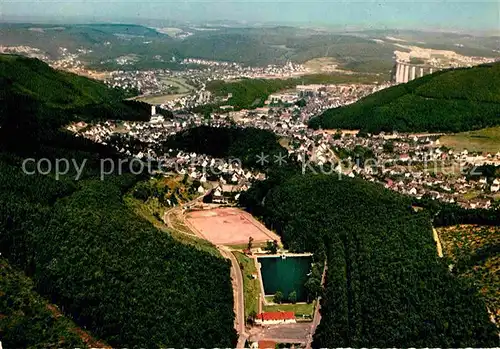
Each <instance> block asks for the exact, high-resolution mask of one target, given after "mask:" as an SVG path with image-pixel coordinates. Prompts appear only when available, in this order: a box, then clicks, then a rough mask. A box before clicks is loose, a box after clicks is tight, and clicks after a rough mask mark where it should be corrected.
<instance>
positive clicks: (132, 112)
mask: <svg viewBox="0 0 500 349" xmlns="http://www.w3.org/2000/svg"><path fill="white" fill-rule="evenodd" d="M127 96H128V95H127V94H125V93H124V92H123V91H120V90H117V89H111V88H109V87H107V86H106V85H105V84H103V83H102V82H99V81H95V80H91V79H88V78H85V77H82V76H78V75H75V74H72V73H67V72H62V71H56V70H54V69H52V68H51V67H49V66H48V65H47V64H45V63H43V62H42V61H40V60H37V59H32V58H26V57H22V56H16V55H0V99H1V102H2V103H1V106H0V108H1V109H0V117H1V119H0V121H1V122H2V123H5V122H10V123H15V122H18V121H19V123H22V122H24V123H26V122H28V123H37V124H38V125H39V126H41V125H45V126H46V125H47V124H50V125H53V126H57V125H63V124H65V123H68V122H70V121H74V120H85V121H90V120H96V119H141V120H148V118H149V115H150V109H149V106H148V105H147V104H144V103H140V102H132V101H124V99H125V98H126V97H127ZM7 117H11V118H12V119H9V120H6V118H7ZM21 121H22V122H21Z"/></svg>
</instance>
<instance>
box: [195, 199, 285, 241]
mask: <svg viewBox="0 0 500 349" xmlns="http://www.w3.org/2000/svg"><path fill="white" fill-rule="evenodd" d="M186 220H187V221H188V224H189V225H190V226H191V228H194V230H196V233H197V234H198V235H200V236H203V237H204V238H205V239H207V240H209V241H210V242H212V243H213V244H215V245H239V244H246V243H248V238H249V237H250V236H251V237H252V238H253V239H254V242H265V241H268V240H274V239H275V238H276V236H274V235H273V234H272V233H271V232H269V231H267V229H265V227H264V226H262V225H261V224H260V223H259V222H256V221H255V219H254V218H253V217H252V216H251V215H249V214H248V213H246V212H244V211H241V210H239V209H236V208H217V209H213V210H200V211H193V212H189V213H188V214H187V215H186Z"/></svg>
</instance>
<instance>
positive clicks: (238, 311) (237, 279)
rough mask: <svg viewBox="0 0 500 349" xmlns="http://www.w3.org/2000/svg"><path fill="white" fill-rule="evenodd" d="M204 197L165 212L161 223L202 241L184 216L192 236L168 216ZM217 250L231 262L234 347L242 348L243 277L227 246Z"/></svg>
mask: <svg viewBox="0 0 500 349" xmlns="http://www.w3.org/2000/svg"><path fill="white" fill-rule="evenodd" d="M203 196H204V195H202V196H200V197H197V198H196V199H194V200H191V201H189V202H187V203H185V204H183V205H181V206H178V207H174V208H171V209H169V210H167V211H165V213H164V215H163V221H164V223H165V224H166V225H167V227H168V228H169V229H173V230H175V231H177V232H181V233H183V234H186V235H190V236H193V235H195V236H198V237H200V238H202V239H204V237H203V235H202V234H201V233H200V232H198V231H197V230H196V228H195V227H194V226H193V225H192V224H190V223H189V221H188V220H186V219H185V217H184V215H182V214H181V217H182V220H183V224H184V225H185V226H187V227H188V228H189V229H190V230H191V231H192V232H193V233H194V234H188V233H186V232H182V231H179V230H177V229H176V228H175V227H174V226H173V225H172V222H171V220H170V215H171V214H173V213H175V212H176V211H179V210H180V211H181V212H182V209H183V208H185V207H189V206H191V205H193V204H195V203H196V202H199V201H200V200H201V199H202V198H203ZM216 247H217V249H218V250H219V252H220V254H221V255H222V256H223V257H224V258H227V259H229V260H230V261H231V280H232V285H233V298H234V314H235V319H234V328H235V329H236V331H237V333H238V343H237V345H236V348H244V347H245V342H246V340H247V338H248V334H247V333H246V332H245V323H246V322H245V300H244V299H245V298H244V291H243V276H242V274H241V270H240V264H239V263H238V260H237V259H236V257H235V256H234V255H233V253H232V252H231V249H230V248H229V247H227V246H224V245H216Z"/></svg>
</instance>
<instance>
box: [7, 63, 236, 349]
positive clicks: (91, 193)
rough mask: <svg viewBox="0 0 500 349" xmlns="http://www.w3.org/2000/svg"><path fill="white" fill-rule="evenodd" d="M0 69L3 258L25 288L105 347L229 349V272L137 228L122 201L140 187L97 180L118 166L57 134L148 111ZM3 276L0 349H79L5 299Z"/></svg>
mask: <svg viewBox="0 0 500 349" xmlns="http://www.w3.org/2000/svg"><path fill="white" fill-rule="evenodd" d="M0 66H1V67H2V68H1V69H0V83H1V88H0V97H1V104H0V253H1V256H2V258H6V259H7V260H8V264H9V265H10V266H11V267H12V268H15V270H16V271H15V273H23V274H24V275H25V276H26V277H29V278H30V279H31V280H32V282H33V288H32V289H31V288H30V292H32V293H34V292H36V293H38V295H39V296H41V297H43V298H45V299H46V300H47V301H48V302H49V303H52V304H55V305H57V306H58V307H59V309H61V312H62V313H63V314H64V315H65V316H66V317H68V318H70V319H71V320H72V321H74V323H76V325H78V326H80V327H82V328H85V329H86V330H87V331H89V332H90V333H91V335H92V336H93V337H94V338H95V339H96V340H103V341H104V342H106V343H108V344H109V345H110V346H112V347H121V348H125V347H130V348H137V347H144V348H159V347H185V348H191V347H193V348H195V347H196V348H199V347H234V346H235V344H236V339H237V338H236V331H235V330H234V312H233V292H232V286H231V279H230V262H229V261H227V260H225V259H223V258H222V257H221V256H215V255H212V254H209V253H206V252H203V251H200V250H198V249H196V248H194V247H192V246H188V245H185V244H183V243H181V242H178V241H177V240H175V239H174V238H173V237H172V236H171V235H170V234H168V232H164V231H160V230H158V229H156V228H155V227H154V226H153V225H152V224H151V223H149V222H147V221H145V220H144V219H142V218H140V217H139V216H138V215H137V214H136V213H135V212H134V211H132V209H131V208H130V207H128V206H127V205H126V204H125V202H124V200H123V196H124V195H125V194H127V193H128V192H129V191H130V190H131V188H132V187H133V186H134V185H135V184H136V183H137V182H138V181H140V180H141V179H142V178H144V177H143V176H141V175H138V176H135V175H132V174H130V173H129V172H130V171H124V172H123V174H120V175H118V166H117V167H115V168H116V172H115V173H116V174H115V175H109V176H107V177H106V178H105V179H104V180H100V176H99V174H100V171H101V170H102V169H101V167H100V164H101V162H100V161H101V160H102V159H103V158H111V159H114V160H117V156H118V155H117V154H116V153H115V152H114V151H113V149H111V148H107V147H105V146H103V145H98V144H94V143H92V142H90V141H88V140H84V139H82V138H75V137H73V136H72V135H71V134H69V133H68V132H65V131H64V130H62V129H61V126H62V125H64V124H65V123H67V122H68V121H72V120H81V119H84V120H97V119H101V118H108V117H109V116H110V115H111V116H115V117H112V118H120V119H123V118H124V117H127V118H132V119H141V118H142V117H143V115H144V114H143V113H144V112H145V111H146V110H143V109H144V108H142V106H141V105H140V104H133V103H132V104H127V103H123V102H121V98H122V97H123V96H122V94H121V93H120V92H117V91H114V90H110V89H108V88H107V87H106V86H104V85H102V84H100V83H97V82H94V81H91V80H88V79H85V78H80V77H77V76H75V75H71V74H66V73H61V72H56V71H54V70H52V69H50V68H49V67H48V66H47V65H45V64H43V63H41V62H39V61H36V60H31V59H25V58H20V57H16V56H0ZM130 106H131V107H130ZM136 106H138V107H137V109H136ZM120 108H122V109H120ZM122 111H124V113H123V114H122ZM147 114H148V115H149V113H147ZM26 158H32V159H35V160H40V159H41V158H44V159H46V160H45V161H50V162H51V164H52V165H54V164H55V159H61V158H62V159H67V160H68V161H71V162H72V163H73V161H75V162H76V163H78V164H79V166H83V165H84V171H83V175H82V176H81V178H80V180H78V181H76V180H75V171H74V170H73V171H70V172H68V173H67V174H66V175H61V176H60V178H57V177H56V176H55V173H54V166H52V171H50V169H49V171H47V172H48V174H46V175H42V174H28V173H27V172H25V171H23V167H22V164H23V159H26ZM84 160H85V161H86V162H85V163H83V161H84ZM44 164H46V162H44ZM115 164H116V162H115ZM39 168H40V169H41V170H43V171H44V173H45V171H46V170H47V166H46V165H43V166H41V167H39ZM35 169H36V166H35V165H33V164H32V163H30V164H29V165H28V166H27V167H26V170H27V171H29V172H30V173H34V172H36V171H35ZM125 169H126V168H125ZM1 267H2V268H3V265H1ZM6 276H7V274H5V273H3V271H2V273H1V274H0V280H2V281H5V282H0V286H1V287H0V339H1V340H2V344H3V346H4V347H5V348H41V347H47V346H50V347H69V346H71V347H76V346H80V344H79V342H78V338H74V337H73V336H72V335H71V333H68V326H67V324H65V323H61V322H60V321H53V319H52V318H51V317H50V316H47V312H46V311H44V309H41V307H42V306H40V305H36V304H32V301H30V300H29V299H26V298H27V297H28V296H29V295H26V294H24V293H14V294H7V295H6V294H5V292H6V291H7V292H9V291H12V290H16V288H17V289H19V287H17V286H16V284H15V282H14V283H13V284H11V283H8V284H7V283H6V282H7V280H4V278H5V277H6ZM14 281H15V280H14ZM39 296H37V295H36V294H35V295H34V296H33V297H34V298H32V299H34V301H38V300H39V299H41V298H40V297H39ZM29 297H31V296H29ZM29 297H28V298H29ZM28 301H29V302H31V303H30V304H28V303H26V302H28ZM23 304H24V305H23ZM42 308H43V307H42ZM20 312H25V316H22V314H20ZM29 320H32V321H31V322H30V321H29ZM39 320H40V321H39ZM4 324H6V325H4ZM37 330H38V331H44V335H42V334H40V333H38V332H37ZM63 339H65V340H64V341H63ZM52 344H53V345H52Z"/></svg>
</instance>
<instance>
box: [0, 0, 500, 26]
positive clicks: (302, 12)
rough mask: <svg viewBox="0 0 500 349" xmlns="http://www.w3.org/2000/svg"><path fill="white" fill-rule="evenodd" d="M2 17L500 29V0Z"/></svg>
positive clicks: (149, 8)
mask: <svg viewBox="0 0 500 349" xmlns="http://www.w3.org/2000/svg"><path fill="white" fill-rule="evenodd" d="M0 18H1V20H3V21H17V22H19V21H26V22H30V21H33V22H35V21H36V22H46V23H50V22H57V23H61V22H67V23H74V22H80V23H83V22H87V23H88V22H130V23H136V24H146V23H148V22H155V23H158V24H161V23H162V21H164V22H165V24H168V22H194V23H203V22H213V21H236V22H240V23H245V22H247V23H251V24H255V23H259V22H260V23H262V24H273V23H274V24H290V25H303V26H318V27H336V28H345V29H352V28H358V29H417V30H418V29H420V30H444V31H465V30H474V31H493V32H497V33H500V3H499V2H497V1H481V2H471V1H469V2H465V1H446V0H434V1H425V2H412V1H378V2H377V1H373V0H369V1H339V2H336V1H329V0H323V1H307V2H306V1H294V0H272V1H271V0H267V1H262V0H246V1H239V0H220V1H209V0H174V1H172V0H171V1H166V2H159V1H157V0H143V1H141V2H138V1H130V0H108V1H107V2H97V1H96V0H88V1H85V0H59V1H46V0H31V1H22V0H21V1H19V0H0Z"/></svg>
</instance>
